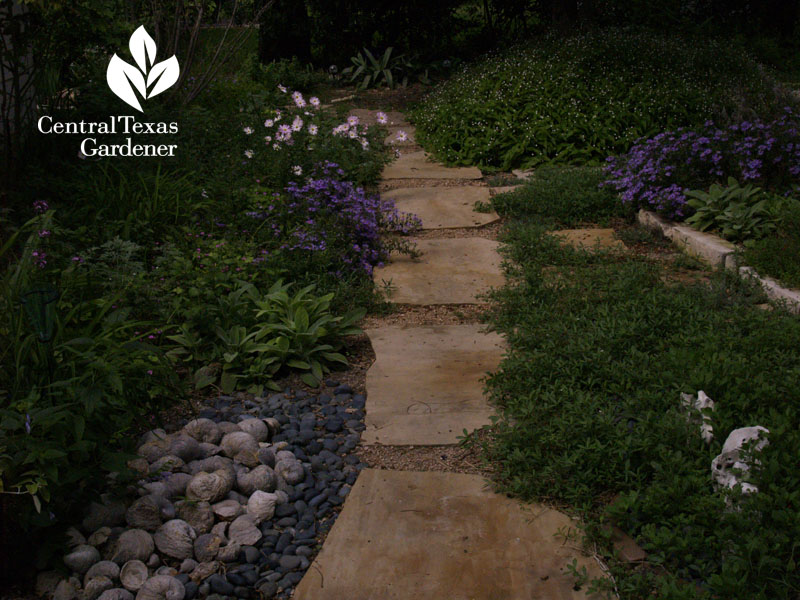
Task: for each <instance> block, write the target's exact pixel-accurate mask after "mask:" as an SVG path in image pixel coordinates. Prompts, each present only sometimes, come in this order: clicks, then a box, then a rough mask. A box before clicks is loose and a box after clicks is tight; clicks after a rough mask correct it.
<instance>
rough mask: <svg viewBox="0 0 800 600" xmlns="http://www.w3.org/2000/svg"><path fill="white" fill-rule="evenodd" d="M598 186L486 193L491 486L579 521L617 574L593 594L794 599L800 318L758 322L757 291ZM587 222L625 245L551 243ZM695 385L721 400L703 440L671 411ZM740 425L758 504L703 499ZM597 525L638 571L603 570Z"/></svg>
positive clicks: (583, 180)
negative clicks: (747, 435)
mask: <svg viewBox="0 0 800 600" xmlns="http://www.w3.org/2000/svg"><path fill="white" fill-rule="evenodd" d="M601 178H602V175H601V174H600V173H599V171H598V170H593V169H585V168H584V169H547V170H544V171H542V170H538V172H534V174H533V177H532V178H531V179H530V180H529V181H528V183H527V184H526V185H523V186H520V187H519V188H517V189H516V190H514V191H511V192H509V193H507V194H504V195H500V196H497V197H495V198H493V206H494V208H495V209H496V210H497V212H498V213H499V214H500V215H501V216H506V217H508V221H507V222H506V226H505V228H504V232H503V241H504V242H505V243H506V246H505V247H506V254H507V259H508V262H507V263H506V266H507V275H508V277H509V283H508V284H507V285H506V287H505V288H504V289H502V290H498V291H497V292H496V293H495V294H494V298H495V300H496V304H495V306H494V307H493V310H492V313H491V319H492V322H493V323H494V326H495V327H496V329H497V330H498V331H500V332H503V333H504V334H505V335H506V336H507V339H508V343H509V346H510V349H509V352H508V354H507V356H506V358H505V359H504V361H503V363H502V364H501V365H500V368H499V369H498V371H497V372H496V373H494V374H493V375H492V376H491V377H490V379H489V381H488V389H489V393H490V395H491V399H492V400H493V401H494V402H495V403H496V404H497V405H498V406H500V407H502V410H503V412H502V417H501V419H500V421H499V422H498V423H497V425H496V426H495V427H494V428H492V435H491V436H490V437H489V438H488V439H486V440H484V441H483V442H482V446H483V449H484V451H485V453H486V455H487V457H488V459H489V460H490V461H491V462H492V463H493V464H494V465H497V467H498V471H497V473H496V474H495V479H496V482H497V485H498V486H499V488H500V489H502V490H505V491H508V492H511V493H513V494H515V495H517V496H519V497H522V498H524V499H529V500H532V501H548V502H551V503H553V504H555V505H556V506H559V507H562V508H565V509H567V510H572V511H574V512H575V513H577V514H579V515H580V516H581V518H582V519H583V521H584V522H585V523H586V527H585V530H584V534H585V536H586V540H585V541H586V542H588V543H589V545H590V546H591V547H593V548H594V549H595V551H597V552H598V553H599V554H601V555H602V556H603V557H604V558H605V559H607V560H608V561H609V565H610V569H611V571H610V573H611V576H612V577H613V585H612V586H609V584H608V583H603V582H601V581H598V582H596V584H597V585H598V586H600V587H601V588H603V587H604V586H605V587H606V588H607V589H609V588H613V590H614V592H615V593H617V594H618V595H619V597H622V598H643V597H658V598H670V599H677V598H696V599H704V600H710V599H712V598H718V597H726V598H744V597H754V598H764V599H766V598H785V599H787V600H788V599H789V598H792V597H793V595H792V591H791V590H792V589H793V588H795V587H796V586H797V585H798V582H797V577H796V574H795V572H794V571H793V570H792V569H791V568H786V564H787V561H790V560H791V559H790V557H791V554H792V552H793V551H792V546H793V541H791V540H793V539H795V537H796V536H797V535H798V534H800V532H798V531H797V523H798V520H797V516H796V504H795V503H794V502H793V501H791V502H790V503H788V504H787V502H786V499H787V498H788V497H790V496H791V497H794V496H795V495H796V491H795V490H796V482H797V473H796V469H795V462H796V461H793V460H791V459H789V458H788V457H790V456H792V453H794V452H796V451H797V447H798V444H800V436H798V435H797V433H796V432H797V427H798V423H800V421H798V415H797V411H796V405H797V402H798V401H800V398H798V393H797V390H798V389H800V379H798V378H799V377H800V351H798V348H800V323H798V321H797V319H796V317H795V316H793V315H790V314H787V313H786V312H785V311H781V310H774V311H763V310H759V307H760V306H761V305H762V304H763V302H764V301H765V295H764V293H763V291H762V290H761V289H760V288H759V287H758V286H754V285H753V284H751V283H750V282H748V281H746V280H742V279H740V278H739V277H737V276H735V275H734V274H732V273H730V272H728V271H726V270H724V269H723V270H717V271H711V270H708V269H704V268H703V266H702V265H701V264H700V263H698V262H697V261H695V260H694V259H691V258H690V257H687V256H686V255H683V254H681V253H674V252H671V251H670V250H669V247H668V246H665V244H664V240H663V239H662V238H661V236H660V235H654V234H653V233H651V232H650V231H649V230H648V229H646V228H644V227H642V226H636V225H630V224H629V223H631V222H633V221H634V220H635V219H634V215H633V214H632V213H631V212H630V211H627V213H626V214H620V212H619V210H620V206H621V205H620V203H619V201H618V199H617V198H616V196H615V194H613V193H612V192H609V191H605V190H603V189H602V188H601V189H599V190H598V188H597V184H598V182H599V181H600V179H601ZM623 212H624V211H623ZM512 217H513V218H512ZM590 224H595V226H596V225H601V226H604V227H607V226H609V225H612V226H613V227H614V228H615V230H616V231H617V234H618V237H619V238H621V239H622V240H624V241H625V243H626V245H627V246H628V247H629V249H628V250H623V251H619V250H614V251H597V250H596V249H575V248H572V247H571V246H568V245H562V243H560V241H559V238H557V237H556V236H554V235H552V233H557V231H558V230H559V229H574V228H576V227H587V226H590ZM698 390H704V391H705V392H706V393H707V394H708V395H709V396H710V397H712V398H713V399H714V400H715V401H716V410H715V412H714V414H713V417H712V418H713V425H714V432H715V437H714V440H713V441H712V442H711V443H710V445H706V444H704V443H703V441H702V440H701V439H700V435H699V432H698V428H697V426H696V424H693V423H692V422H690V421H688V420H687V418H686V414H685V413H684V410H683V408H682V405H681V398H680V393H681V392H686V393H690V394H695V393H697V391H698ZM745 425H763V426H765V427H767V428H768V429H769V431H770V434H769V443H770V445H769V446H768V448H767V449H765V450H764V451H763V453H762V454H761V456H760V459H761V465H760V466H759V467H758V468H756V469H752V470H751V472H750V476H749V477H750V479H749V481H750V482H752V483H753V484H754V485H757V486H758V489H759V492H758V493H757V494H754V495H752V496H747V497H743V496H742V494H741V493H740V492H737V491H734V490H731V491H720V490H718V489H717V488H715V486H714V485H713V483H712V474H711V468H710V465H711V461H712V459H713V458H714V456H715V455H716V454H718V453H719V451H720V449H721V444H722V442H723V441H724V440H725V437H726V436H727V434H728V433H729V432H730V431H731V430H733V429H735V428H738V427H741V426H745ZM787 460H788V462H784V461H787ZM612 499H615V501H613V502H612ZM728 502H735V503H737V504H738V506H739V510H738V511H734V512H732V511H729V510H727V506H728V504H727V503H728ZM790 507H791V508H790ZM609 523H614V524H616V525H617V526H618V527H619V528H620V529H622V530H623V531H624V532H625V533H627V534H629V535H630V536H631V537H632V538H633V539H634V540H635V541H636V543H637V544H638V545H639V546H641V548H642V549H643V550H644V551H645V552H646V553H647V559H646V561H644V562H643V563H640V564H633V565H631V564H628V563H627V562H626V561H625V560H624V558H625V557H624V556H620V555H617V556H616V557H615V555H614V546H615V544H614V541H615V536H614V535H613V528H609V527H608V524H609ZM759 594H760V595H759Z"/></svg>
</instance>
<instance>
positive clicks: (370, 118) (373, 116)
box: [348, 108, 410, 129]
mask: <svg viewBox="0 0 800 600" xmlns="http://www.w3.org/2000/svg"><path fill="white" fill-rule="evenodd" d="M379 112H383V113H384V114H385V115H386V118H387V119H389V123H387V125H388V126H389V127H392V126H395V127H398V128H400V129H402V128H404V127H406V128H407V127H410V125H409V124H408V121H406V118H405V116H404V115H403V113H401V112H397V111H396V110H384V111H380V110H370V109H367V108H354V109H353V110H351V111H350V112H349V113H348V116H351V115H354V116H356V117H358V122H359V123H360V124H362V125H375V124H376V123H377V122H378V117H377V115H378V113H379Z"/></svg>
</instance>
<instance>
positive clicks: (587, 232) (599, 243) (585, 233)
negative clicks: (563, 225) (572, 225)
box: [552, 229, 625, 250]
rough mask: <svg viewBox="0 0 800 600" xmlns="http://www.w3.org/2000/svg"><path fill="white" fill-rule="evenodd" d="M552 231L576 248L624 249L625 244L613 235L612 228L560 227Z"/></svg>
mask: <svg viewBox="0 0 800 600" xmlns="http://www.w3.org/2000/svg"><path fill="white" fill-rule="evenodd" d="M552 233H553V235H555V236H556V237H559V238H562V239H563V240H564V241H565V242H567V243H568V244H571V245H572V246H575V247H576V248H585V249H587V250H591V249H592V248H597V247H599V248H601V249H604V250H624V249H625V244H623V243H622V242H621V241H620V240H618V239H617V238H616V237H615V236H614V230H613V229H561V230H559V231H554V232H552Z"/></svg>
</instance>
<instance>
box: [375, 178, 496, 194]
mask: <svg viewBox="0 0 800 600" xmlns="http://www.w3.org/2000/svg"><path fill="white" fill-rule="evenodd" d="M465 185H472V186H475V187H486V183H485V182H484V181H483V180H481V179H424V178H423V179H384V180H383V181H381V182H380V183H379V184H378V189H379V190H380V191H381V192H388V191H389V190H396V189H398V188H424V187H464V186H465Z"/></svg>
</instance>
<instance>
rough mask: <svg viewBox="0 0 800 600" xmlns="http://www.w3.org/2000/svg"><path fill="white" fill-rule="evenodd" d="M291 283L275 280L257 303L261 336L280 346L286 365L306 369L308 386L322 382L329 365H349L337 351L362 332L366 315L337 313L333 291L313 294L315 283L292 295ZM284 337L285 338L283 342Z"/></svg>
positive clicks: (357, 312)
mask: <svg viewBox="0 0 800 600" xmlns="http://www.w3.org/2000/svg"><path fill="white" fill-rule="evenodd" d="M289 288H290V286H288V285H286V286H284V285H282V283H281V282H278V283H276V284H275V285H274V286H273V287H272V288H271V289H270V290H269V292H268V293H267V294H266V295H265V296H264V298H263V299H262V300H257V301H256V302H255V305H256V307H257V308H258V311H257V312H256V318H257V319H260V320H261V321H260V330H259V332H258V338H259V339H269V340H270V341H271V343H273V342H272V340H275V341H274V344H275V345H276V346H278V347H279V350H280V354H279V356H280V359H281V362H282V363H283V364H286V365H287V366H289V367H291V368H293V369H300V370H302V371H307V373H303V375H302V376H301V378H302V379H303V381H304V382H305V383H307V384H308V385H311V386H314V387H316V386H317V385H319V383H320V381H321V380H322V378H323V376H324V374H325V373H328V372H329V371H330V367H329V365H331V364H334V363H338V364H342V365H346V364H347V359H346V358H345V357H344V355H342V354H341V353H340V352H338V350H339V349H340V348H341V346H342V338H343V337H344V336H347V335H356V334H360V333H361V329H359V328H358V327H356V325H355V324H356V323H357V322H358V321H360V320H361V319H362V318H363V317H364V314H365V312H366V311H365V310H363V309H359V310H354V311H351V312H349V313H347V314H344V315H340V316H334V315H333V313H332V312H331V310H330V305H331V300H332V299H333V294H325V295H324V296H319V297H314V296H313V295H312V294H311V293H312V292H313V290H314V288H315V286H313V285H310V286H306V287H304V288H303V289H301V290H299V291H298V292H297V293H296V294H294V295H293V296H290V295H289ZM282 340H286V342H283V341H282Z"/></svg>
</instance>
